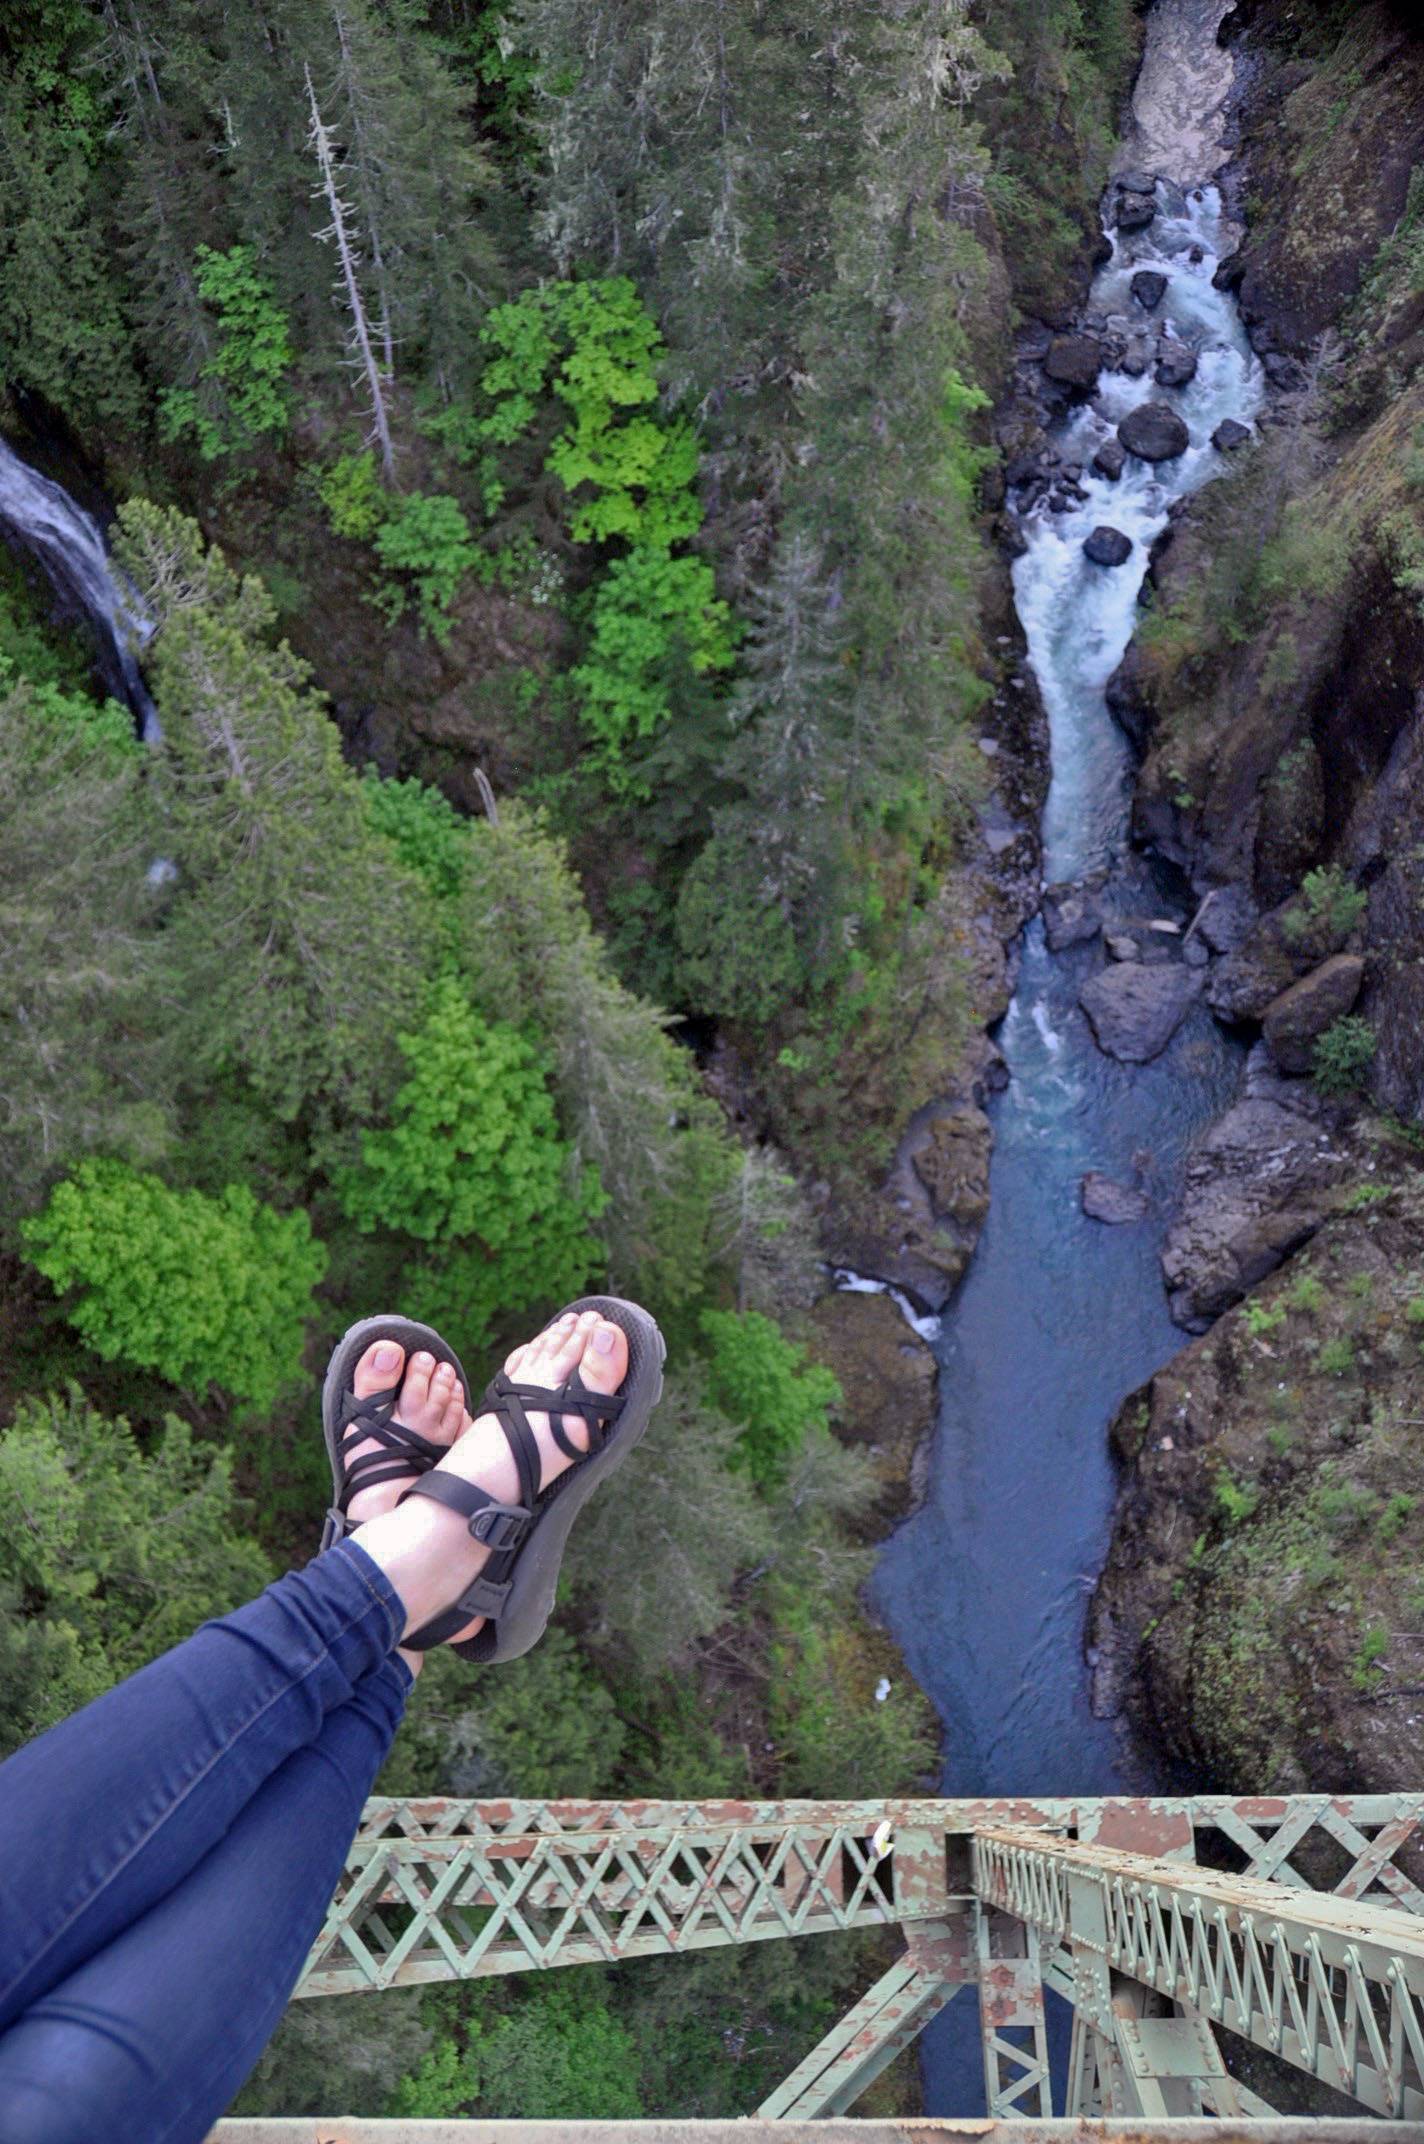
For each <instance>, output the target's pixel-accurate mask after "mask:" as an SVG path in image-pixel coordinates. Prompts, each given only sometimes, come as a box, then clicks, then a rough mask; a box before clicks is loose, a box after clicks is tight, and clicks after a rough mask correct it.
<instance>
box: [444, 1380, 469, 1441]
mask: <svg viewBox="0 0 1424 2144" xmlns="http://www.w3.org/2000/svg"><path fill="white" fill-rule="evenodd" d="M469 1426H470V1418H469V1416H468V1415H467V1414H466V1412H465V1388H464V1386H463V1385H462V1384H461V1383H460V1380H459V1378H458V1377H453V1373H452V1383H451V1385H450V1389H449V1391H448V1392H447V1394H446V1396H445V1411H444V1413H443V1414H442V1415H441V1417H440V1428H439V1431H438V1435H439V1437H440V1440H441V1442H442V1443H450V1444H453V1443H454V1441H455V1439H456V1438H457V1437H462V1436H463V1435H464V1433H465V1431H466V1430H467V1429H468V1428H469Z"/></svg>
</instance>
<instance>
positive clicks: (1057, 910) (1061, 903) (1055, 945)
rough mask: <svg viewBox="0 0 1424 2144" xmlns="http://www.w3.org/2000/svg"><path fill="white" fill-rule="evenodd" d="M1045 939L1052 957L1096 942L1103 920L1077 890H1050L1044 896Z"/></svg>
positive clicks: (1065, 887)
mask: <svg viewBox="0 0 1424 2144" xmlns="http://www.w3.org/2000/svg"><path fill="white" fill-rule="evenodd" d="M1041 913H1042V916H1043V935H1044V939H1045V940H1046V942H1047V945H1048V950H1049V952H1050V953H1061V952H1063V951H1064V949H1065V948H1066V947H1068V946H1070V945H1082V944H1084V943H1085V941H1086V940H1087V939H1089V938H1096V937H1097V935H1098V932H1099V931H1100V930H1101V929H1102V917H1101V916H1100V915H1099V914H1098V911H1097V909H1096V908H1095V907H1094V906H1093V904H1092V902H1090V901H1089V900H1088V899H1087V898H1086V896H1085V895H1084V893H1083V891H1082V889H1081V887H1078V886H1050V887H1048V888H1047V890H1046V891H1045V893H1044V896H1043V908H1042V910H1041Z"/></svg>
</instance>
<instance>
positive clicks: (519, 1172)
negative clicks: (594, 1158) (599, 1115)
mask: <svg viewBox="0 0 1424 2144" xmlns="http://www.w3.org/2000/svg"><path fill="white" fill-rule="evenodd" d="M399 1047H400V1051H401V1054H402V1055H403V1056H404V1058H405V1060H406V1062H407V1064H408V1065H409V1067H410V1076H409V1078H408V1079H407V1080H406V1081H405V1082H404V1084H403V1085H402V1086H401V1088H400V1089H399V1091H398V1092H397V1094H396V1096H395V1099H394V1101H393V1103H392V1105H391V1119H392V1121H391V1124H390V1126H389V1128H388V1129H386V1130H384V1131H366V1132H364V1133H363V1134H362V1136H361V1161H360V1165H359V1167H356V1168H350V1169H346V1170H342V1171H340V1172H339V1173H338V1176H337V1179H336V1189H337V1194H338V1196H339V1198H340V1200H341V1204H342V1208H343V1211H344V1212H345V1213H346V1214H347V1216H348V1217H349V1219H351V1220H352V1221H354V1222H355V1224H356V1226H357V1227H358V1228H359V1229H362V1230H364V1231H367V1232H370V1231H372V1230H375V1229H384V1230H388V1231H392V1232H395V1233H397V1234H404V1235H406V1236H410V1237H413V1238H414V1239H415V1241H416V1242H417V1243H422V1244H436V1243H438V1244H439V1245H440V1246H441V1257H440V1261H439V1264H438V1265H437V1266H428V1267H426V1268H424V1269H422V1270H419V1271H418V1272H417V1273H416V1274H414V1275H412V1302H413V1305H414V1303H415V1302H418V1303H419V1304H420V1305H421V1309H420V1310H417V1311H416V1314H417V1315H421V1314H422V1313H423V1312H428V1311H432V1310H434V1309H437V1308H438V1309H439V1310H440V1311H441V1313H442V1316H441V1322H442V1323H444V1322H445V1321H446V1320H447V1319H448V1320H450V1321H451V1322H453V1323H454V1324H455V1329H456V1330H464V1331H465V1332H467V1333H470V1332H474V1333H478V1334H480V1335H484V1334H486V1333H487V1332H488V1331H489V1329H490V1327H491V1326H492V1324H493V1323H494V1321H495V1319H496V1318H497V1317H498V1316H499V1315H500V1313H501V1312H505V1313H510V1312H514V1311H519V1310H527V1309H529V1308H531V1307H532V1306H534V1305H536V1304H548V1305H550V1306H556V1305H557V1304H558V1303H559V1302H560V1301H562V1300H564V1299H565V1298H567V1297H569V1296H573V1295H577V1294H578V1292H579V1291H580V1289H581V1288H582V1287H583V1285H584V1283H585V1282H586V1281H587V1280H588V1279H589V1278H590V1277H591V1275H592V1273H593V1272H594V1270H595V1268H596V1264H597V1248H596V1245H595V1243H594V1241H593V1238H592V1237H591V1235H590V1234H589V1227H590V1224H591V1223H592V1222H593V1221H595V1220H596V1219H597V1217H598V1215H599V1213H600V1211H601V1210H602V1207H603V1204H604V1199H603V1195H602V1193H601V1192H600V1190H599V1188H598V1178H597V1175H596V1173H595V1172H594V1171H593V1170H592V1169H591V1168H588V1167H584V1168H579V1167H578V1166H577V1165H576V1163H575V1160H574V1157H573V1153H572V1150H571V1148H570V1147H569V1145H568V1144H567V1142H565V1141H564V1140H562V1139H561V1138H560V1136H559V1130H558V1123H557V1119H556V1117H555V1113H554V1104H553V1100H552V1097H551V1096H550V1093H549V1089H548V1085H547V1082H546V1076H545V1070H544V1066H543V1065H542V1064H541V1062H540V1059H539V1057H538V1055H537V1053H536V1052H535V1050H534V1049H533V1048H532V1047H531V1045H530V1043H529V1042H528V1041H527V1040H526V1039H525V1038H524V1036H523V1035H521V1034H520V1032H519V1030H518V1029H517V1028H514V1027H511V1026H509V1025H508V1024H507V1023H504V1022H491V1023H485V1022H483V1021H482V1020H481V1019H480V1017H479V1015H478V1014H477V1013H476V1012H475V1010H474V1008H473V1007H472V1006H471V1005H470V1003H469V1002H468V1000H467V998H466V997H465V996H464V994H463V992H462V990H461V988H460V985H459V983H458V982H456V981H455V980H454V978H452V977H446V978H445V979H444V980H442V981H441V982H440V983H439V984H438V985H437V986H436V990H435V995H434V999H433V1002H432V1005H431V1009H430V1012H429V1014H428V1016H427V1018H426V1020H425V1022H424V1024H423V1026H422V1027H421V1028H420V1029H419V1030H418V1031H416V1032H414V1033H412V1034H409V1035H403V1036H401V1037H400V1038H399Z"/></svg>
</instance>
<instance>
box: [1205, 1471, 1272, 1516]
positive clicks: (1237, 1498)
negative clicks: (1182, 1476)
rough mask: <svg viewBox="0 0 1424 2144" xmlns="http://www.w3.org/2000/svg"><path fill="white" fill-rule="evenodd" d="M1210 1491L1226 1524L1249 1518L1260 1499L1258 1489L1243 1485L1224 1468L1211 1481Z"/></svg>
mask: <svg viewBox="0 0 1424 2144" xmlns="http://www.w3.org/2000/svg"><path fill="white" fill-rule="evenodd" d="M1211 1491H1212V1495H1213V1496H1214V1497H1215V1499H1216V1503H1217V1508H1218V1509H1219V1510H1220V1512H1221V1514H1222V1516H1223V1518H1224V1519H1225V1520H1226V1523H1227V1525H1228V1526H1236V1525H1239V1524H1240V1522H1241V1521H1242V1520H1243V1519H1249V1518H1250V1516H1251V1514H1252V1512H1253V1511H1254V1510H1255V1509H1256V1506H1257V1504H1258V1503H1259V1502H1260V1500H1261V1498H1260V1492H1259V1490H1256V1489H1252V1488H1248V1487H1246V1486H1244V1485H1243V1484H1242V1483H1241V1482H1239V1481H1237V1480H1236V1479H1235V1478H1234V1476H1232V1475H1231V1474H1229V1473H1227V1472H1226V1470H1225V1469H1224V1468H1223V1470H1222V1471H1221V1473H1219V1474H1218V1475H1217V1477H1216V1479H1215V1481H1214V1482H1213V1483H1212V1485H1211Z"/></svg>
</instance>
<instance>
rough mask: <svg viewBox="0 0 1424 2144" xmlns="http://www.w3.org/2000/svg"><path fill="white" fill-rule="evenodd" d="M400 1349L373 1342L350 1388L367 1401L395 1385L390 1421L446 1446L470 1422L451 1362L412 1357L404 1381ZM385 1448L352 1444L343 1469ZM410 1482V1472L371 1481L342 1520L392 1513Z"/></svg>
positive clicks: (356, 1521) (373, 1441) (373, 1442)
mask: <svg viewBox="0 0 1424 2144" xmlns="http://www.w3.org/2000/svg"><path fill="white" fill-rule="evenodd" d="M404 1361H405V1350H404V1348H402V1347H399V1346H397V1344H396V1342H395V1341H394V1340H378V1341H377V1342H376V1343H375V1345H374V1346H373V1347H368V1348H367V1350H366V1352H365V1354H364V1355H363V1356H362V1357H361V1360H360V1361H359V1362H358V1363H357V1365H356V1373H355V1376H354V1377H353V1379H352V1389H353V1390H354V1392H355V1394H356V1397H357V1398H358V1399H362V1400H365V1399H369V1398H370V1397H371V1394H372V1393H373V1392H389V1391H390V1389H391V1386H392V1385H394V1384H395V1383H396V1382H397V1381H398V1380H399V1381H400V1397H399V1398H398V1399H397V1401H396V1406H395V1414H394V1417H393V1419H394V1420H395V1421H397V1422H399V1423H401V1424H402V1425H403V1427H404V1428H406V1429H413V1430H416V1431H417V1432H418V1433H419V1435H421V1436H422V1437H427V1438H429V1440H430V1442H431V1443H432V1444H445V1445H450V1444H453V1443H454V1442H455V1439H456V1438H457V1437H459V1436H462V1435H463V1434H464V1432H465V1431H466V1430H467V1429H468V1428H469V1426H470V1417H469V1416H468V1414H467V1413H466V1412H465V1391H464V1387H463V1385H462V1384H461V1383H460V1379H459V1375H458V1373H457V1371H456V1369H455V1365H454V1364H453V1363H452V1362H442V1363H439V1364H437V1363H436V1360H435V1357H434V1356H433V1355H427V1354H425V1353H424V1352H423V1351H422V1352H421V1353H419V1354H416V1355H412V1356H411V1358H410V1364H409V1366H408V1368H407V1370H406V1373H405V1377H404V1379H401V1364H402V1363H403V1362H404ZM385 1449H386V1447H385V1446H384V1445H383V1444H382V1443H381V1441H380V1439H379V1438H378V1437H368V1438H367V1439H366V1440H365V1442H364V1443H361V1444H357V1445H354V1446H353V1447H352V1449H351V1452H350V1453H349V1454H348V1457H347V1465H348V1466H349V1465H350V1464H351V1461H352V1460H354V1459H359V1458H360V1457H361V1455H362V1454H363V1453H364V1452H382V1453H383V1452H384V1451H385ZM414 1478H415V1469H414V1468H413V1467H412V1469H411V1471H410V1474H409V1475H408V1476H407V1477H406V1478H405V1479H404V1480H400V1479H397V1480H395V1481H382V1482H377V1483H376V1485H375V1487H374V1488H372V1489H358V1490H357V1492H356V1494H355V1496H353V1497H352V1499H351V1502H350V1503H349V1505H348V1506H347V1514H346V1515H347V1517H348V1518H349V1519H350V1520H351V1522H352V1524H353V1526H359V1525H361V1524H362V1523H363V1521H365V1520H366V1519H374V1518H378V1517H379V1516H380V1514H381V1513H382V1512H383V1511H394V1510H395V1507H396V1505H397V1504H398V1503H399V1502H400V1500H401V1498H402V1497H403V1496H404V1495H405V1492H406V1490H407V1489H408V1488H409V1487H410V1484H411V1481H412V1480H413V1479H414Z"/></svg>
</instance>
